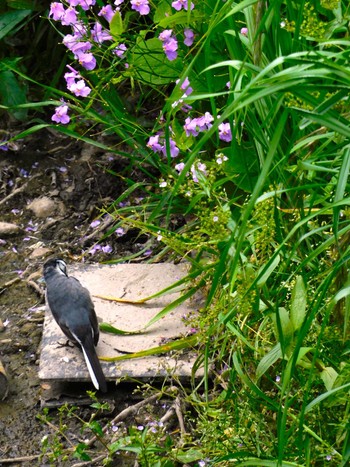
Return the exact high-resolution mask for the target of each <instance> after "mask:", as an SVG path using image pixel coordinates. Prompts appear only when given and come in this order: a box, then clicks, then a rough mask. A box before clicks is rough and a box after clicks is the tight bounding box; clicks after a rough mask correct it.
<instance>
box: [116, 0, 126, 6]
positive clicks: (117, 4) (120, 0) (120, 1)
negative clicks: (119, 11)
mask: <svg viewBox="0 0 350 467" xmlns="http://www.w3.org/2000/svg"><path fill="white" fill-rule="evenodd" d="M123 2H124V0H115V2H114V5H115V6H119V5H121V4H122V3H123Z"/></svg>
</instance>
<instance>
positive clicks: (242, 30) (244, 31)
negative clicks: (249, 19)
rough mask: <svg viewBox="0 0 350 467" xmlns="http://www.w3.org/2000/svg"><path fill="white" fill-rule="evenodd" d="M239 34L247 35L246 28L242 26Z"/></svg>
mask: <svg viewBox="0 0 350 467" xmlns="http://www.w3.org/2000/svg"><path fill="white" fill-rule="evenodd" d="M241 34H242V35H243V36H248V28H242V29H241Z"/></svg>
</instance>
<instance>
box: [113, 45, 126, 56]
mask: <svg viewBox="0 0 350 467" xmlns="http://www.w3.org/2000/svg"><path fill="white" fill-rule="evenodd" d="M127 50H128V49H127V47H126V45H125V44H118V45H117V47H116V48H115V49H113V50H112V52H113V53H114V54H115V55H117V57H119V58H125V54H124V52H126V51H127Z"/></svg>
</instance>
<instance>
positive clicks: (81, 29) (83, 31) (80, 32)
mask: <svg viewBox="0 0 350 467" xmlns="http://www.w3.org/2000/svg"><path fill="white" fill-rule="evenodd" d="M72 28H73V31H74V35H75V36H76V37H85V36H86V35H87V34H88V30H87V28H86V26H85V24H84V23H83V22H82V21H77V22H76V23H75V24H72Z"/></svg>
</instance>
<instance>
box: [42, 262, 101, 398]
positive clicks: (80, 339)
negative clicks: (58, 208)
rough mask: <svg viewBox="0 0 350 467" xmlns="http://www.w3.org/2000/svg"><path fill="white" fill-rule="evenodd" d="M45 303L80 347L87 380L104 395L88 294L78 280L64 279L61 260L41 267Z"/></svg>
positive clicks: (92, 309) (95, 319)
mask: <svg viewBox="0 0 350 467" xmlns="http://www.w3.org/2000/svg"><path fill="white" fill-rule="evenodd" d="M44 279H45V282H46V300H47V303H48V306H49V308H50V310H51V313H52V315H53V317H54V318H55V320H56V321H57V324H58V325H59V327H60V328H61V329H62V331H63V332H64V334H65V335H66V336H67V337H68V339H70V340H71V341H72V342H74V343H75V344H77V345H79V346H80V347H81V350H82V351H83V355H84V358H85V361H86V365H87V368H88V370H89V374H90V378H91V380H92V382H93V385H94V386H95V388H96V389H97V390H100V391H102V392H106V391H107V383H106V379H105V376H104V374H103V371H102V368H101V364H100V361H99V359H98V357H97V354H96V350H95V346H96V345H97V343H98V339H99V328H98V322H97V317H96V313H95V308H94V304H93V303H92V300H91V297H90V293H89V291H88V290H87V289H86V288H85V287H83V286H82V285H81V283H80V282H79V281H78V279H75V278H74V277H68V274H67V265H66V263H65V262H64V261H63V259H49V260H48V261H46V263H45V264H44Z"/></svg>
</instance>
